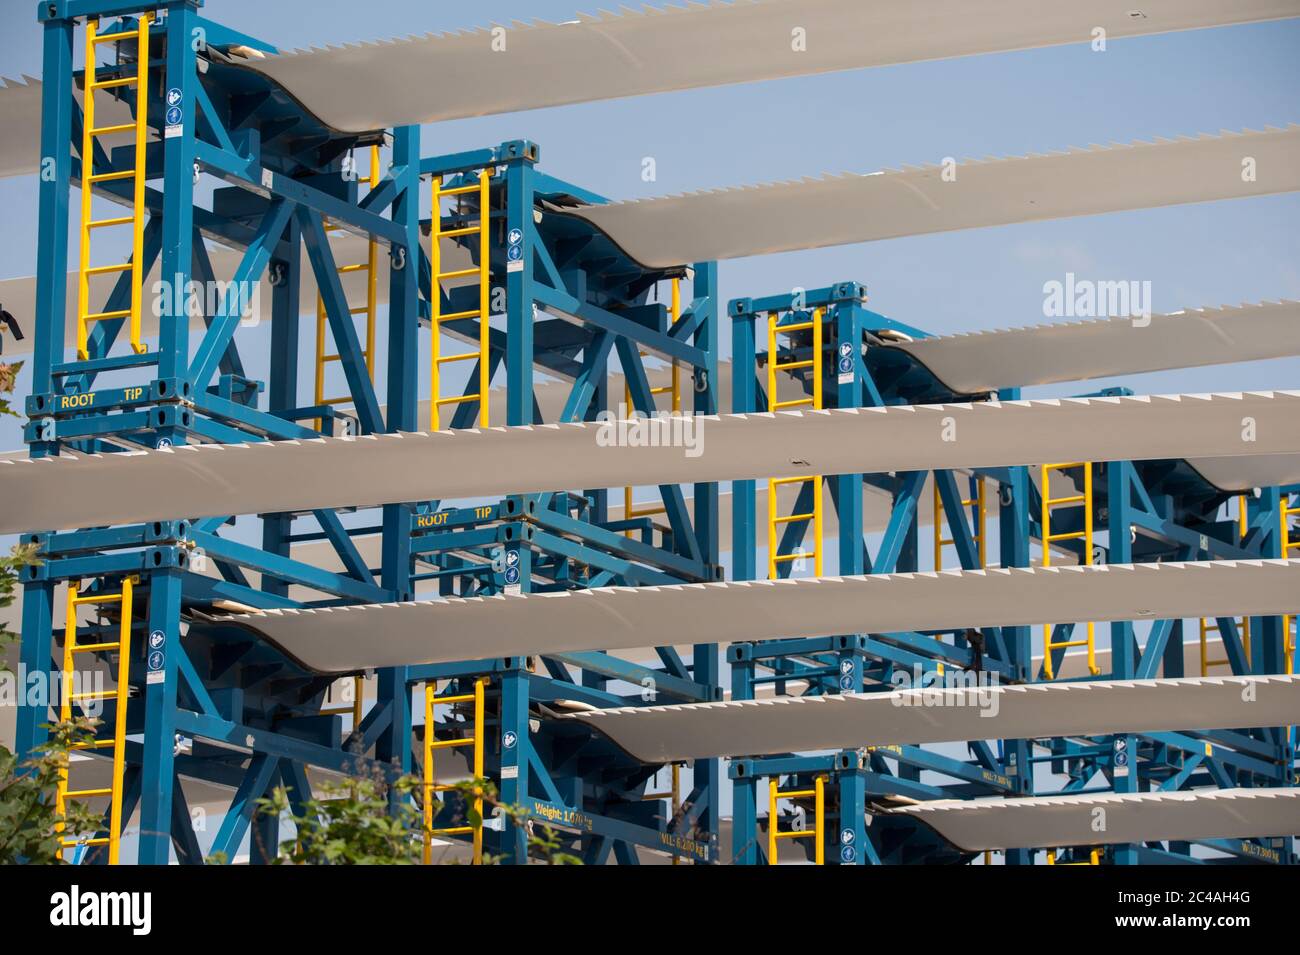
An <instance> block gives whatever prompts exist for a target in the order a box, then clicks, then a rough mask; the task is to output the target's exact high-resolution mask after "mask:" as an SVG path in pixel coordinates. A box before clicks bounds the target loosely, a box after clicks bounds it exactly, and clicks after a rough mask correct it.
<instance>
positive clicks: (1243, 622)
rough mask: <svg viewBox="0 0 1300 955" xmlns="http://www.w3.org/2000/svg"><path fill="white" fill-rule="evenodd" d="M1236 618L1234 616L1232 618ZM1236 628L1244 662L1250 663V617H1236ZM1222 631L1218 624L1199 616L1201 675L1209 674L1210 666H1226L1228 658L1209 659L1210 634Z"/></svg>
mask: <svg viewBox="0 0 1300 955" xmlns="http://www.w3.org/2000/svg"><path fill="white" fill-rule="evenodd" d="M1234 619H1236V618H1234ZM1237 629H1238V632H1239V633H1240V634H1241V649H1242V651H1243V652H1244V653H1245V655H1246V663H1247V664H1249V663H1250V618H1249V617H1241V618H1240V619H1237ZM1212 633H1222V631H1221V630H1220V629H1219V624H1218V622H1217V621H1215V620H1211V619H1210V618H1208V617H1202V618H1201V676H1209V675H1210V668H1211V667H1221V666H1228V665H1229V660H1228V658H1227V657H1226V656H1225V657H1223V658H1222V659H1219V660H1211V659H1210V647H1209V640H1210V634H1212Z"/></svg>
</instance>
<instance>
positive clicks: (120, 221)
mask: <svg viewBox="0 0 1300 955" xmlns="http://www.w3.org/2000/svg"><path fill="white" fill-rule="evenodd" d="M134 223H135V216H117V217H116V218H113V219H93V220H91V221H90V222H87V223H86V228H87V229H105V228H107V227H108V226H114V225H133V224H134Z"/></svg>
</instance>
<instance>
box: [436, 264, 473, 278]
mask: <svg viewBox="0 0 1300 955" xmlns="http://www.w3.org/2000/svg"><path fill="white" fill-rule="evenodd" d="M478 274H479V268H478V266H473V267H472V268H468V269H456V270H454V271H452V272H439V273H438V280H439V281H441V280H442V279H460V278H465V277H466V276H469V275H478Z"/></svg>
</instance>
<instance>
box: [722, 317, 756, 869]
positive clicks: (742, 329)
mask: <svg viewBox="0 0 1300 955" xmlns="http://www.w3.org/2000/svg"><path fill="white" fill-rule="evenodd" d="M730 311H731V316H732V323H731V366H732V373H731V410H732V411H733V412H736V413H740V414H744V413H748V412H753V411H757V410H758V387H757V380H756V378H755V372H754V369H755V367H756V365H757V361H758V353H757V343H756V341H755V338H754V323H755V316H754V314H753V312H751V311H750V300H749V299H741V300H740V301H736V302H732V303H731V306H730ZM755 488H756V482H754V481H752V480H750V481H732V482H731V576H732V579H733V580H754V579H756V577H757V574H758V553H757V547H758V541H757V530H756V520H757V515H756V513H755V512H756V510H757V501H756V499H755V498H756V495H755ZM746 646H747V645H745V646H740V647H736V646H734V645H733V649H729V650H728V656H727V658H728V661H729V662H730V663H731V686H732V690H731V692H732V699H742V700H743V699H752V698H753V678H754V663H753V661H752V659H750V658H749V657H748V656H746V657H745V658H744V659H738V658H737V652H743V651H744V650H745V649H746ZM747 765H748V763H747V762H733V763H732V764H731V768H730V770H729V775H730V777H731V822H732V830H731V861H732V862H733V863H734V864H735V865H757V864H758V804H757V799H758V788H757V783H756V781H755V779H754V777H753V776H752V775H749V774H748V773H746V772H745V771H744V767H745V766H747Z"/></svg>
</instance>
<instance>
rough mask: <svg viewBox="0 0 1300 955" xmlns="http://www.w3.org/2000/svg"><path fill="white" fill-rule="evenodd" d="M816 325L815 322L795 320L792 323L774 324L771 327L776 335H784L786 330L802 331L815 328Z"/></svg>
mask: <svg viewBox="0 0 1300 955" xmlns="http://www.w3.org/2000/svg"><path fill="white" fill-rule="evenodd" d="M816 326H817V323H816V322H796V323H795V324H793V325H774V326H773V328H774V329H775V331H776V333H777V334H778V335H784V334H786V333H787V332H802V331H804V330H805V329H809V328H815V327H816Z"/></svg>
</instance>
